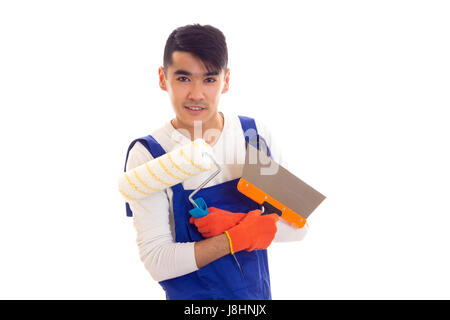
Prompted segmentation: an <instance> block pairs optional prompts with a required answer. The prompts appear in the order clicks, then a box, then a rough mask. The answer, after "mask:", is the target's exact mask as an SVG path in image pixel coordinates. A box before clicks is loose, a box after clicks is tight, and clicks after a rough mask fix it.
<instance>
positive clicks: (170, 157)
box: [119, 139, 221, 218]
mask: <svg viewBox="0 0 450 320" xmlns="http://www.w3.org/2000/svg"><path fill="white" fill-rule="evenodd" d="M214 166H215V167H216V171H215V172H213V173H212V174H211V175H210V176H209V177H208V178H207V179H206V180H205V181H204V182H203V183H202V184H200V186H198V187H197V188H196V189H195V190H194V191H193V192H192V193H191V194H190V196H189V201H190V202H191V203H192V205H193V207H194V208H193V209H191V210H190V211H189V213H190V214H191V215H192V216H194V217H196V218H201V217H203V216H205V215H207V214H208V207H207V205H206V203H205V201H204V200H203V198H201V197H198V198H197V199H193V196H194V195H195V194H196V193H197V192H198V191H199V190H200V189H201V188H203V187H204V186H205V185H206V184H207V183H208V182H209V181H211V180H212V179H213V178H214V177H215V176H216V175H217V174H219V172H220V170H221V168H220V166H219V164H218V163H217V161H216V159H215V157H214V153H213V150H212V148H211V146H210V145H209V144H207V143H206V141H205V140H203V139H196V140H194V141H192V142H191V143H188V144H185V145H184V146H182V147H179V148H177V149H175V150H172V151H171V152H169V153H165V154H164V155H162V156H160V157H158V158H155V159H153V160H150V161H148V162H146V163H144V164H142V165H140V166H138V167H136V168H134V169H130V170H128V171H127V172H125V173H124V174H122V175H121V176H120V178H119V192H120V193H121V194H122V196H123V197H124V198H125V199H126V200H141V199H143V198H145V197H147V196H149V195H150V194H152V193H154V192H157V191H162V190H165V189H166V188H169V187H172V186H174V185H176V184H178V183H180V182H183V181H184V180H186V179H188V178H191V177H194V176H197V175H199V174H201V173H204V172H208V171H211V170H212V169H213V167H214Z"/></svg>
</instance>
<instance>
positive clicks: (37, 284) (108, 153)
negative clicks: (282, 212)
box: [0, 1, 450, 299]
mask: <svg viewBox="0 0 450 320" xmlns="http://www.w3.org/2000/svg"><path fill="white" fill-rule="evenodd" d="M449 16H450V10H449V5H448V2H446V1H307V2H302V1H274V2H267V1H171V2H170V3H169V2H156V1H2V2H0V46H1V47H0V107H1V109H0V110H1V117H0V121H1V122H0V133H1V148H2V155H1V160H0V161H1V167H2V169H3V172H2V174H1V183H0V186H1V190H0V195H1V200H2V203H1V216H0V298H3V299H15V298H21V299H36V298H37V299H164V298H165V297H164V294H163V291H162V289H161V288H160V287H159V285H158V284H157V283H156V282H154V281H153V280H152V279H151V277H150V275H149V274H148V273H147V271H146V270H145V269H144V266H143V264H142V263H141V261H140V260H139V256H138V251H137V246H136V243H135V230H134V227H133V223H132V219H129V218H126V217H125V212H124V203H123V200H122V198H121V196H120V195H119V193H118V191H117V178H118V176H119V174H120V173H121V172H122V170H123V164H124V159H125V152H126V149H127V147H128V144H129V142H131V140H133V139H134V138H137V137H140V136H143V135H147V134H149V133H150V132H151V131H152V130H154V129H155V128H157V127H159V126H160V125H161V124H162V123H164V122H166V121H168V120H169V119H171V118H172V117H173V111H172V107H171V105H170V101H169V98H168V96H167V93H166V92H163V91H161V90H160V89H159V87H158V82H157V81H158V77H157V69H158V67H159V66H160V65H161V64H162V56H163V50H164V45H165V41H166V39H167V37H168V35H169V34H170V32H171V31H172V30H173V29H175V28H177V27H179V26H182V25H186V24H190V23H201V24H211V25H213V26H215V27H217V28H219V29H220V30H222V31H223V33H224V34H225V36H226V38H227V43H228V49H229V67H230V69H231V80H230V81H231V82H230V91H229V92H228V93H227V94H225V95H223V96H222V100H221V104H220V109H221V110H223V111H226V110H230V111H232V112H237V113H240V114H244V115H248V116H252V117H258V118H259V119H261V120H262V121H264V122H266V123H267V124H269V125H270V127H271V129H272V131H273V132H274V134H276V135H277V136H278V138H279V143H280V145H281V147H282V150H283V156H284V157H285V158H286V160H287V161H288V162H289V169H290V170H291V171H292V172H293V173H295V174H297V175H298V176H299V177H300V178H301V179H303V180H304V181H306V182H308V183H309V184H311V185H312V186H313V187H315V188H317V189H318V190H319V191H321V192H322V193H323V194H325V195H326V196H327V199H326V200H325V202H323V203H322V204H321V205H320V207H319V208H318V209H317V211H316V212H314V214H313V215H312V216H311V217H310V219H309V224H310V227H311V228H310V232H309V234H308V235H307V237H306V238H305V240H304V241H303V242H300V243H288V244H274V245H272V246H271V247H270V248H269V252H270V257H271V259H270V268H271V277H272V289H273V298H274V299H449V298H450V272H449V270H450V255H449V246H450V232H449V231H448V230H449V227H450V205H449V190H450V188H449V178H450V170H449V168H448V166H449V162H450V153H449V139H448V137H449V136H450V129H449V127H448V123H449V114H448V111H447V110H448V109H449V107H450V94H449V88H450V59H449V57H450V44H449V39H450V19H449Z"/></svg>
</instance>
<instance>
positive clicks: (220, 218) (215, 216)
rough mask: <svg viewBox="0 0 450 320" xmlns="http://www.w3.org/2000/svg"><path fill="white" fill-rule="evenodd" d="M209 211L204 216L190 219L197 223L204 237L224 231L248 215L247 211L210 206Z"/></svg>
mask: <svg viewBox="0 0 450 320" xmlns="http://www.w3.org/2000/svg"><path fill="white" fill-rule="evenodd" d="M208 211H209V213H208V215H206V216H204V217H202V218H194V217H191V218H190V220H189V221H190V223H192V224H195V226H196V227H197V229H198V231H199V232H200V233H201V234H202V236H203V237H204V238H210V237H214V236H218V235H219V234H222V233H224V232H225V231H226V230H228V229H230V228H232V227H234V226H235V225H237V224H238V223H239V222H240V221H241V220H242V219H244V217H245V216H246V214H245V213H240V212H230V211H226V210H222V209H218V208H215V207H209V208H208Z"/></svg>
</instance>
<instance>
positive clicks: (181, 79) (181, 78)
mask: <svg viewBox="0 0 450 320" xmlns="http://www.w3.org/2000/svg"><path fill="white" fill-rule="evenodd" d="M183 79H187V80H189V79H188V78H186V77H178V78H177V80H178V81H181V82H186V81H185V80H183Z"/></svg>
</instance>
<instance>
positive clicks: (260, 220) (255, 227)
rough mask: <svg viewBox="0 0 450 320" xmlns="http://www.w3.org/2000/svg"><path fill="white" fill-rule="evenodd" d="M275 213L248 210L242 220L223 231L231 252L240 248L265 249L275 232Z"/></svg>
mask: <svg viewBox="0 0 450 320" xmlns="http://www.w3.org/2000/svg"><path fill="white" fill-rule="evenodd" d="M278 219H279V216H278V215H277V214H275V213H271V214H267V215H263V216H262V215H261V210H253V211H250V212H249V213H248V214H247V215H246V217H245V218H244V219H242V221H241V222H240V223H239V224H238V225H236V226H234V227H232V228H231V229H230V230H227V231H225V234H226V235H227V236H228V240H229V241H230V248H231V253H232V254H233V253H235V252H238V251H241V250H247V251H252V250H257V249H266V248H267V247H268V246H269V245H270V243H271V242H272V240H273V239H274V238H275V233H277V226H276V222H277V221H278Z"/></svg>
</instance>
